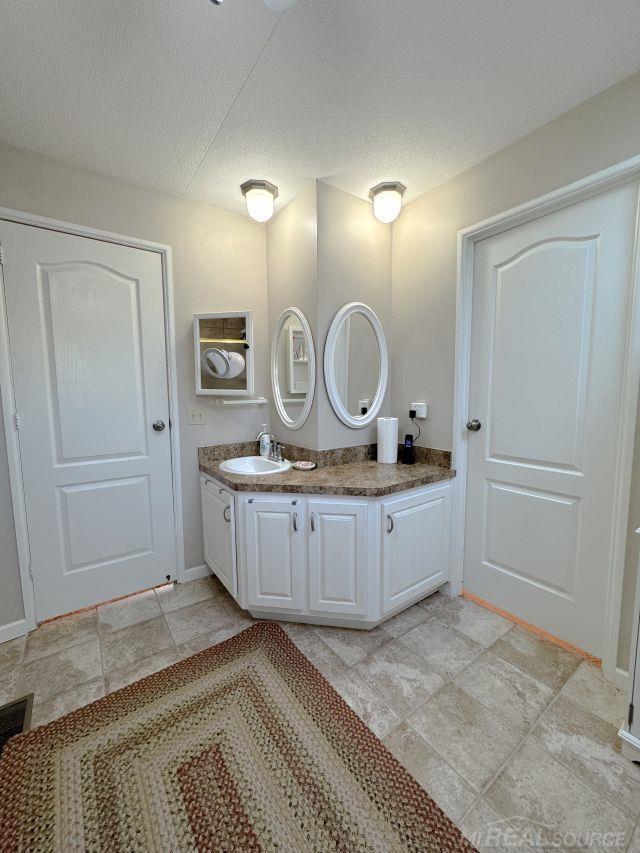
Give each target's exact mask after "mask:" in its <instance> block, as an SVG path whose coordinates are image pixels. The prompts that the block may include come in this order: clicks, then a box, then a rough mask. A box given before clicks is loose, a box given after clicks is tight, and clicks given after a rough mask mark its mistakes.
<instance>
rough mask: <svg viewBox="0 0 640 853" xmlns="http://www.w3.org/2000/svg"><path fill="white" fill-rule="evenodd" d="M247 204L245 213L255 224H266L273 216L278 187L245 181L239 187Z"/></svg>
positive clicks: (265, 183)
mask: <svg viewBox="0 0 640 853" xmlns="http://www.w3.org/2000/svg"><path fill="white" fill-rule="evenodd" d="M240 189H241V191H242V195H243V196H244V198H245V201H246V203H247V213H248V214H249V216H250V217H251V218H252V219H255V221H256V222H267V220H269V219H271V217H272V216H273V208H274V202H275V200H276V198H277V197H278V187H277V186H276V185H275V184H271V183H269V181H245V183H244V184H242V186H241V187H240Z"/></svg>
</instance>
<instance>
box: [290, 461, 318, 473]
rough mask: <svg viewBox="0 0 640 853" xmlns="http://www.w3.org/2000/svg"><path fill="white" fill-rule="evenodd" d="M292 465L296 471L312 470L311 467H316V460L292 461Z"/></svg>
mask: <svg viewBox="0 0 640 853" xmlns="http://www.w3.org/2000/svg"><path fill="white" fill-rule="evenodd" d="M292 467H293V468H295V470H296V471H313V469H314V468H317V467H318V465H317V463H316V462H307V461H305V460H303V461H301V462H294V463H293V466H292Z"/></svg>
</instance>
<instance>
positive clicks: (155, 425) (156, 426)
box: [151, 421, 166, 432]
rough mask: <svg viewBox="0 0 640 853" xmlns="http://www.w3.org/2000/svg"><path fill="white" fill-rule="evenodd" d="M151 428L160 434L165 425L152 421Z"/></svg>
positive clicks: (161, 422)
mask: <svg viewBox="0 0 640 853" xmlns="http://www.w3.org/2000/svg"><path fill="white" fill-rule="evenodd" d="M151 426H152V427H153V428H154V430H155V431H156V432H162V430H163V429H164V428H165V426H166V424H165V422H164V421H154V422H153V423H152V424H151Z"/></svg>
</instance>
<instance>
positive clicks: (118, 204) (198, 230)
mask: <svg viewBox="0 0 640 853" xmlns="http://www.w3.org/2000/svg"><path fill="white" fill-rule="evenodd" d="M0 206H2V207H10V208H15V209H17V210H21V211H28V212H30V213H35V214H40V215H43V216H48V217H53V218H56V219H62V220H66V221H68V222H74V223H79V224H82V225H85V226H92V227H94V228H100V229H104V230H107V231H114V232H118V233H120V234H125V235H127V236H131V237H139V238H143V239H147V240H152V241H154V242H157V243H166V244H169V245H170V246H172V248H173V278H174V288H175V327H176V348H177V374H178V394H179V405H180V439H181V458H182V494H183V510H184V536H185V559H186V565H187V567H191V566H198V565H201V564H202V563H203V554H202V525H201V521H200V494H199V485H198V466H197V459H196V448H197V447H198V446H200V445H206V444H221V443H223V442H228V441H246V440H250V439H253V438H255V437H256V435H257V432H258V429H259V426H260V424H261V423H262V421H263V420H264V418H265V409H264V408H260V407H255V408H254V407H251V408H241V409H233V408H229V409H221V408H220V407H216V405H215V400H214V399H212V398H207V397H196V395H195V389H194V369H193V337H192V315H193V314H194V313H197V312H205V311H226V310H235V309H251V310H253V312H254V313H253V317H254V340H255V347H256V359H255V370H256V383H255V390H256V394H257V395H261V394H267V395H268V394H269V383H268V358H267V357H266V356H265V353H266V352H267V292H266V265H265V229H264V228H263V227H262V226H259V225H257V224H256V223H254V222H252V221H251V220H249V219H247V218H245V217H241V216H236V215H234V214H231V213H227V212H226V211H222V210H218V209H217V208H213V207H209V206H206V205H199V204H191V203H188V202H184V201H180V200H178V199H175V198H172V197H169V196H165V195H162V194H160V193H156V192H151V191H148V190H145V189H142V188H140V187H137V186H135V185H133V184H129V183H125V182H121V181H117V180H114V179H111V178H107V177H103V176H101V175H98V174H95V173H93V172H88V171H85V170H82V169H76V168H73V167H70V166H66V165H63V164H60V163H57V162H55V161H52V160H48V159H45V158H43V157H39V156H37V155H34V154H29V153H26V152H22V151H17V150H15V149H10V148H1V147H0ZM191 405H197V406H198V407H200V408H202V409H204V410H205V411H206V414H207V421H208V422H207V424H206V426H197V427H196V426H188V425H187V423H186V412H187V406H191ZM0 438H1V437H0ZM8 494H9V484H8V480H7V476H6V447H5V443H4V441H2V440H0V495H2V498H1V500H2V502H3V503H2V507H4V502H5V501H6V500H7V496H8ZM6 519H7V516H6V515H5V513H4V512H3V513H2V520H1V521H0V524H2V525H3V528H2V530H0V533H2V550H1V551H0V558H1V559H2V566H1V571H2V590H1V593H0V602H2V604H1V605H0V624H3V621H12V620H13V619H18V618H20V615H21V614H20V611H19V608H18V602H17V601H16V600H14V599H15V598H16V596H15V584H16V578H17V561H16V560H15V551H14V545H13V543H12V540H11V539H6V540H5V537H4V525H5V524H6ZM5 552H6V553H5ZM11 596H13V599H11ZM10 601H12V603H11V604H9V602H10ZM20 607H21V603H20Z"/></svg>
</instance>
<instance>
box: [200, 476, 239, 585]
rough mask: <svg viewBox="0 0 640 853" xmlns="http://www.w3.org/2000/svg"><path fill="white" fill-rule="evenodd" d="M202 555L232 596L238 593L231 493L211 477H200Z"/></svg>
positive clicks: (233, 511) (234, 527) (233, 512)
mask: <svg viewBox="0 0 640 853" xmlns="http://www.w3.org/2000/svg"><path fill="white" fill-rule="evenodd" d="M201 491H202V532H203V535H204V559H205V562H206V564H207V565H208V566H209V568H210V569H211V570H212V571H213V572H214V574H215V575H216V576H217V577H218V578H219V579H220V581H221V582H222V583H223V584H224V585H225V587H226V588H227V589H228V590H229V592H230V593H231V595H233V597H234V598H235V597H237V594H238V580H237V572H236V523H235V508H234V501H233V495H231V494H230V493H229V492H227V491H226V490H225V489H221V488H220V487H219V486H217V485H216V484H215V483H213V482H212V481H211V480H202V482H201Z"/></svg>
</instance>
